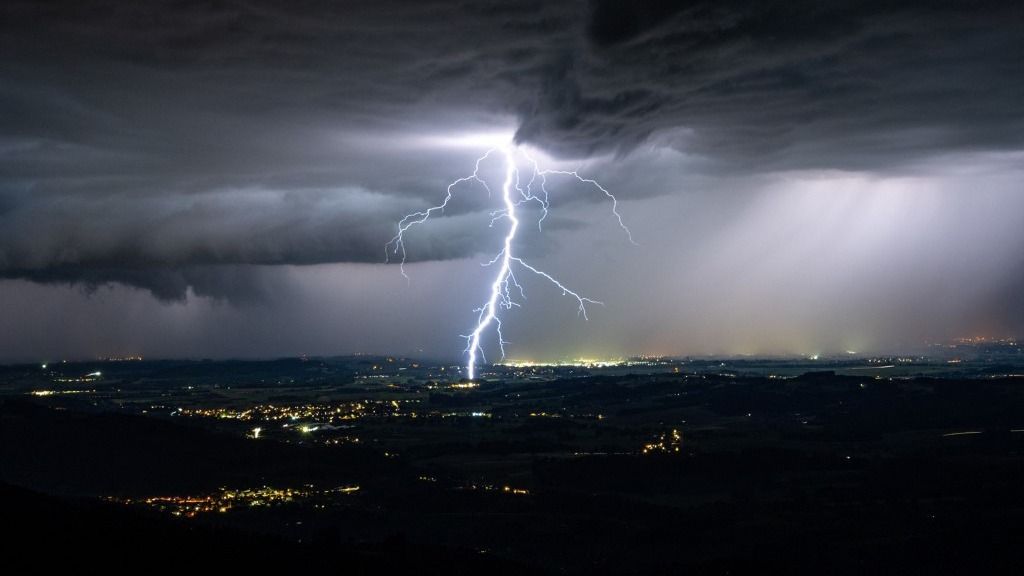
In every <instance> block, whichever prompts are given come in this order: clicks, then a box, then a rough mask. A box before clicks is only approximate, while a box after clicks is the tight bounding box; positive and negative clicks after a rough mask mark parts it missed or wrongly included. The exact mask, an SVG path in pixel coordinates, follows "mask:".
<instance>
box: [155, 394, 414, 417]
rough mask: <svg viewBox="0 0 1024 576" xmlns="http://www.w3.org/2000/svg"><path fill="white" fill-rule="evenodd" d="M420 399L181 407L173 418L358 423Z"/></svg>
mask: <svg viewBox="0 0 1024 576" xmlns="http://www.w3.org/2000/svg"><path fill="white" fill-rule="evenodd" d="M418 402H419V400H418V399H403V400H360V401H358V402H344V403H341V404H302V405H294V406H275V405H273V404H258V405H256V406H253V407H251V408H246V409H244V410H236V409H231V408H178V409H177V410H175V411H174V412H172V413H171V415H172V416H187V417H193V418H218V419H225V420H241V421H258V422H275V421H280V420H300V419H310V420H319V421H324V422H333V421H335V420H337V421H344V420H358V419H359V418H364V417H367V416H389V415H394V414H395V413H396V412H398V411H400V410H401V406H400V403H418Z"/></svg>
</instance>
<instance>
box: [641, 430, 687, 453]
mask: <svg viewBox="0 0 1024 576" xmlns="http://www.w3.org/2000/svg"><path fill="white" fill-rule="evenodd" d="M682 445H683V435H682V434H681V433H680V432H679V430H676V429H674V428H673V429H672V431H671V432H665V433H662V434H659V435H658V439H657V440H655V441H654V442H650V443H647V444H644V448H643V453H644V454H673V453H676V452H679V449H680V447H681V446H682Z"/></svg>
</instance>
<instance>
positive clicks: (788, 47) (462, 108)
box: [0, 0, 1024, 300]
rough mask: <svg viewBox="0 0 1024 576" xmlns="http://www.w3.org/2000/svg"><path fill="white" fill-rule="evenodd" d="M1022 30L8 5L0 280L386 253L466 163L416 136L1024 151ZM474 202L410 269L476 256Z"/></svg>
mask: <svg viewBox="0 0 1024 576" xmlns="http://www.w3.org/2000/svg"><path fill="white" fill-rule="evenodd" d="M1021 29H1024V10H1022V8H1021V7H1020V4H1019V3H999V2H987V1H980V2H934V3H929V4H928V5H926V6H921V5H920V4H919V3H912V2H830V3H820V2H810V1H796V2H755V1H725V2H706V1H703V2H672V1H668V0H649V1H638V2H616V1H613V0H596V1H594V2H591V3H585V2H537V1H528V2H525V1H524V2H507V1H498V0H494V1H489V2H488V1H485V2H465V3H452V2H440V1H437V2H434V1H423V2H389V1H383V0H374V1H369V0H365V1H363V0H355V1H347V2H326V1H317V0H306V1H299V2H266V1H261V0H256V1H248V2H236V1H219V2H187V1H162V2H161V1H158V2H145V3H124V2H111V1H108V2H103V1H100V2H68V3H61V2H49V3H41V2H34V1H31V2H29V1H17V0H12V1H9V2H5V3H4V5H3V7H2V8H0V110H2V112H3V113H2V114H0V277H6V278H27V279H31V280H34V281H39V282H81V283H83V284H85V285H90V286H94V285H99V284H103V283H106V282H117V283H126V284H130V285H134V286H139V287H144V288H146V289H148V290H151V291H152V292H153V294H155V295H157V296H158V297H160V298H163V299H180V298H182V297H183V296H184V294H186V292H187V290H188V288H189V287H191V288H192V289H193V291H194V292H195V293H197V294H205V295H211V296H215V297H223V298H229V299H239V300H241V299H246V298H256V297H259V295H261V294H268V293H271V292H273V290H274V288H272V287H267V286H265V283H264V282H262V281H261V280H260V279H259V275H260V274H261V273H260V272H258V270H260V269H261V267H264V266H277V265H304V264H318V263H328V262H380V261H381V260H382V259H383V244H384V243H385V242H386V241H387V240H388V239H389V238H390V236H391V234H393V232H394V222H395V221H396V220H397V218H399V217H400V216H401V214H403V213H405V212H408V211H411V210H416V209H422V208H423V207H424V206H427V205H428V202H432V201H434V200H436V198H437V197H438V193H439V191H440V190H441V189H442V188H443V186H444V184H445V183H446V182H447V181H448V180H450V179H451V178H452V177H453V175H458V174H461V173H462V172H463V171H464V169H465V166H466V165H467V161H471V160H472V154H473V153H474V152H476V151H475V150H470V151H454V152H453V151H446V150H419V149H410V148H404V147H403V144H402V142H403V140H404V139H406V138H408V137H410V136H416V135H422V134H438V133H444V132H451V133H458V132H464V131H474V130H482V129H483V130H488V129H489V130H493V129H494V128H495V127H500V128H507V129H512V130H514V131H515V137H516V139H517V140H518V141H520V142H526V143H530V144H534V145H536V146H538V147H540V148H542V149H544V150H547V151H549V152H550V153H552V154H554V155H556V156H561V157H571V158H586V157H590V156H594V155H600V154H606V153H614V154H617V155H619V157H620V158H621V157H623V156H627V155H629V154H631V153H633V152H634V151H635V150H637V149H638V147H640V146H641V145H648V144H654V145H656V146H660V147H663V148H668V149H674V150H677V151H679V152H681V153H684V154H686V155H688V156H691V157H692V156H697V157H701V158H702V159H703V163H702V164H700V167H701V169H702V170H706V171H709V172H716V171H717V173H722V172H730V173H734V172H744V173H748V174H752V173H759V172H764V171H776V170H787V169H801V168H840V169H849V168H852V169H859V170H866V171H886V170H892V169H893V168H894V167H899V166H902V165H906V164H908V163H913V162H918V161H920V160H922V159H925V158H929V157H933V156H936V155H942V154H949V153H955V152H965V151H971V152H974V151H986V150H1014V149H1019V148H1020V147H1021V145H1022V138H1024V136H1022V135H1024V114H1022V113H1021V107H1020V102H1022V101H1024V80H1022V79H1024V59H1021V58H1020V56H1019V55H1020V54H1021V53H1024V35H1022V34H1021V33H1020V30H1021ZM646 180H648V178H647V177H646V176H644V175H639V176H638V181H646ZM654 189H658V190H659V192H657V193H663V192H667V191H669V190H671V189H672V186H671V185H669V184H666V183H664V182H663V183H660V184H657V183H655V184H652V185H651V186H645V187H644V188H643V189H638V190H636V191H635V196H641V195H645V194H646V195H650V194H654V193H656V192H653V191H652V190H654ZM635 196H634V197H635ZM484 208H485V207H484V206H483V204H482V201H474V200H472V199H467V200H465V203H464V204H462V205H460V206H458V207H456V208H455V209H453V211H452V212H451V215H452V217H451V218H447V219H445V220H444V221H443V222H438V223H437V224H436V225H435V226H433V227H431V228H429V229H424V230H423V231H421V232H418V233H419V234H420V236H419V237H418V238H417V241H416V243H414V244H410V249H412V250H413V252H411V253H410V256H411V258H412V259H414V260H442V259H451V258H460V257H466V256H471V255H474V254H476V253H478V252H479V250H480V247H481V246H482V245H483V246H484V247H485V248H486V247H488V245H487V244H486V241H485V237H486V235H485V233H486V230H485V229H484V228H483V227H480V226H477V225H476V224H474V223H473V222H475V221H476V220H474V219H473V218H469V217H468V216H469V215H471V214H474V213H479V211H480V210H483V209H484ZM552 223H554V224H557V221H552ZM562 224H563V226H564V227H565V229H568V228H569V227H571V226H572V223H571V222H567V221H563V222H562ZM552 241H553V240H544V241H543V242H547V243H548V244H540V245H536V246H531V247H528V249H529V250H534V251H535V252H536V253H543V252H544V251H545V250H547V249H549V248H550V242H552ZM221 274H223V278H219V277H218V275H221Z"/></svg>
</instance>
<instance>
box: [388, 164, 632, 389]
mask: <svg viewBox="0 0 1024 576" xmlns="http://www.w3.org/2000/svg"><path fill="white" fill-rule="evenodd" d="M496 154H500V155H501V156H502V158H503V159H504V162H505V178H504V180H503V182H502V186H501V199H502V204H503V208H499V209H497V210H494V211H492V212H491V213H490V217H491V224H490V225H491V226H492V227H493V226H494V225H495V223H497V222H498V221H500V220H508V222H509V227H508V231H507V232H506V233H505V239H504V244H503V246H502V249H501V251H500V252H498V254H497V255H495V256H494V258H492V259H491V260H490V261H489V262H486V263H484V264H483V265H484V266H493V265H495V264H497V265H498V271H497V273H496V274H495V276H494V280H493V282H491V289H490V296H489V297H488V299H487V301H486V302H484V304H483V306H480V307H479V308H476V309H475V310H474V312H476V313H477V322H476V326H474V327H473V330H472V332H470V333H469V334H464V335H463V336H462V337H463V338H465V339H466V348H465V350H463V352H464V353H465V354H466V355H467V361H466V369H467V371H468V373H469V379H470V380H473V379H475V377H476V365H477V361H478V357H479V359H480V360H482V361H484V362H486V361H487V360H486V357H485V356H484V349H483V345H482V342H481V341H482V339H483V336H484V334H485V332H487V330H488V328H490V326H491V325H492V324H493V325H494V333H495V336H497V343H498V348H499V350H500V351H501V356H502V358H504V357H505V345H506V344H508V342H506V341H505V338H504V337H503V336H502V333H501V318H500V317H499V315H498V311H499V308H503V309H506V310H511V309H512V308H513V307H518V306H520V304H519V302H517V301H516V300H514V299H513V297H512V289H513V288H515V289H516V291H517V292H518V293H519V297H520V298H521V299H522V300H525V299H526V292H525V291H524V290H523V287H522V285H521V284H520V283H519V280H518V279H517V278H516V274H515V272H516V269H520V271H526V272H530V273H533V274H535V275H537V276H539V277H541V278H543V279H545V280H547V281H548V282H549V283H551V284H552V285H554V286H555V287H556V288H557V289H559V290H561V291H562V295H563V296H568V297H570V298H572V299H573V300H575V301H576V304H577V307H578V308H577V313H578V314H579V315H580V316H582V317H583V319H584V320H587V319H588V317H587V304H597V305H602V306H603V305H604V304H603V303H602V302H600V301H598V300H593V299H591V298H587V297H585V296H581V295H580V294H579V293H577V292H575V291H574V290H571V289H569V288H568V287H566V286H565V285H564V284H562V283H561V282H560V281H559V280H557V279H556V278H555V277H553V276H551V275H550V274H548V273H547V272H544V271H543V270H540V269H538V268H535V267H533V266H531V265H530V264H528V263H527V262H526V261H524V260H523V259H522V258H520V257H518V256H516V255H515V254H514V253H513V242H514V240H515V238H516V234H517V233H518V232H519V226H520V220H519V216H518V215H517V213H516V208H518V207H519V206H521V205H523V204H525V203H528V202H534V203H536V204H537V205H538V206H539V207H540V210H541V216H540V218H539V219H538V220H537V229H538V231H541V230H543V223H544V220H545V218H547V216H548V207H549V198H550V196H549V193H548V177H549V176H567V177H571V178H573V179H575V180H576V181H578V182H579V183H581V184H586V185H589V186H592V187H594V188H596V189H597V190H599V191H600V192H601V193H603V194H604V195H605V196H606V197H608V198H609V199H610V200H611V201H612V214H613V215H614V216H615V218H616V220H617V221H618V224H619V227H620V228H621V229H622V230H623V231H624V232H625V233H626V237H627V238H628V239H629V242H630V243H632V244H634V245H636V242H634V241H633V234H632V233H631V232H630V230H629V228H628V227H627V226H626V224H625V223H624V222H623V221H622V215H621V214H620V213H619V201H618V199H617V198H616V197H615V195H613V194H612V193H611V192H609V191H608V190H607V189H606V188H605V187H604V186H602V185H601V184H600V183H598V182H597V181H596V180H593V179H591V178H584V177H582V176H580V174H579V172H578V171H576V170H550V169H542V168H541V167H540V164H539V163H538V162H537V161H536V160H535V159H534V158H533V157H532V156H530V155H529V154H528V153H527V152H526V151H525V150H522V149H521V148H519V147H516V146H512V145H509V146H504V147H500V148H491V149H490V150H488V151H487V152H485V153H484V154H483V155H482V156H480V157H479V158H477V160H476V164H475V166H474V169H473V172H472V173H471V174H469V175H468V176H463V177H462V178H458V179H456V180H453V181H452V182H451V183H449V184H448V188H447V192H446V194H445V197H444V201H443V202H441V203H440V204H438V205H436V206H432V207H430V208H428V209H426V210H423V211H420V212H413V213H412V214H408V215H406V216H405V217H404V218H402V219H401V220H400V221H399V222H398V232H397V233H396V234H395V236H394V237H393V238H391V240H390V241H389V242H388V243H387V244H386V245H385V247H384V253H385V260H386V261H389V262H390V260H391V258H392V257H395V258H398V259H399V261H400V264H399V269H400V270H401V272H402V276H403V277H405V279H406V280H407V281H408V280H409V276H408V275H407V274H406V273H405V260H406V250H405V233H406V232H408V231H409V229H411V228H413V227H414V226H418V225H420V224H423V223H425V222H426V221H427V220H429V219H430V218H431V217H432V216H434V215H437V214H443V213H444V210H445V208H447V207H448V203H449V202H450V201H451V200H452V198H453V197H454V193H455V188H456V187H458V186H459V185H462V184H467V183H470V184H472V183H476V184H479V185H480V186H481V187H483V188H484V190H486V191H487V194H488V196H490V195H491V188H490V187H489V186H488V184H487V181H486V180H484V179H483V178H482V177H481V176H480V165H481V164H482V163H483V162H485V161H486V160H487V159H488V158H490V157H491V156H493V155H496ZM519 156H521V157H522V159H523V162H524V163H525V164H527V165H528V166H529V168H528V170H529V178H528V179H527V180H526V181H525V182H524V179H523V178H522V174H521V171H520V168H519V158H518V157H519Z"/></svg>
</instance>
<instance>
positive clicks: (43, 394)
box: [29, 390, 96, 396]
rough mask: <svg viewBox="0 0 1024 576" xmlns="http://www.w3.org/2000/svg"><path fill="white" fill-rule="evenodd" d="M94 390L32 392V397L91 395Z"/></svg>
mask: <svg viewBox="0 0 1024 576" xmlns="http://www.w3.org/2000/svg"><path fill="white" fill-rule="evenodd" d="M94 392H96V391H95V390H33V391H31V392H29V394H31V395H32V396H54V395H56V394H92V393H94Z"/></svg>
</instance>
